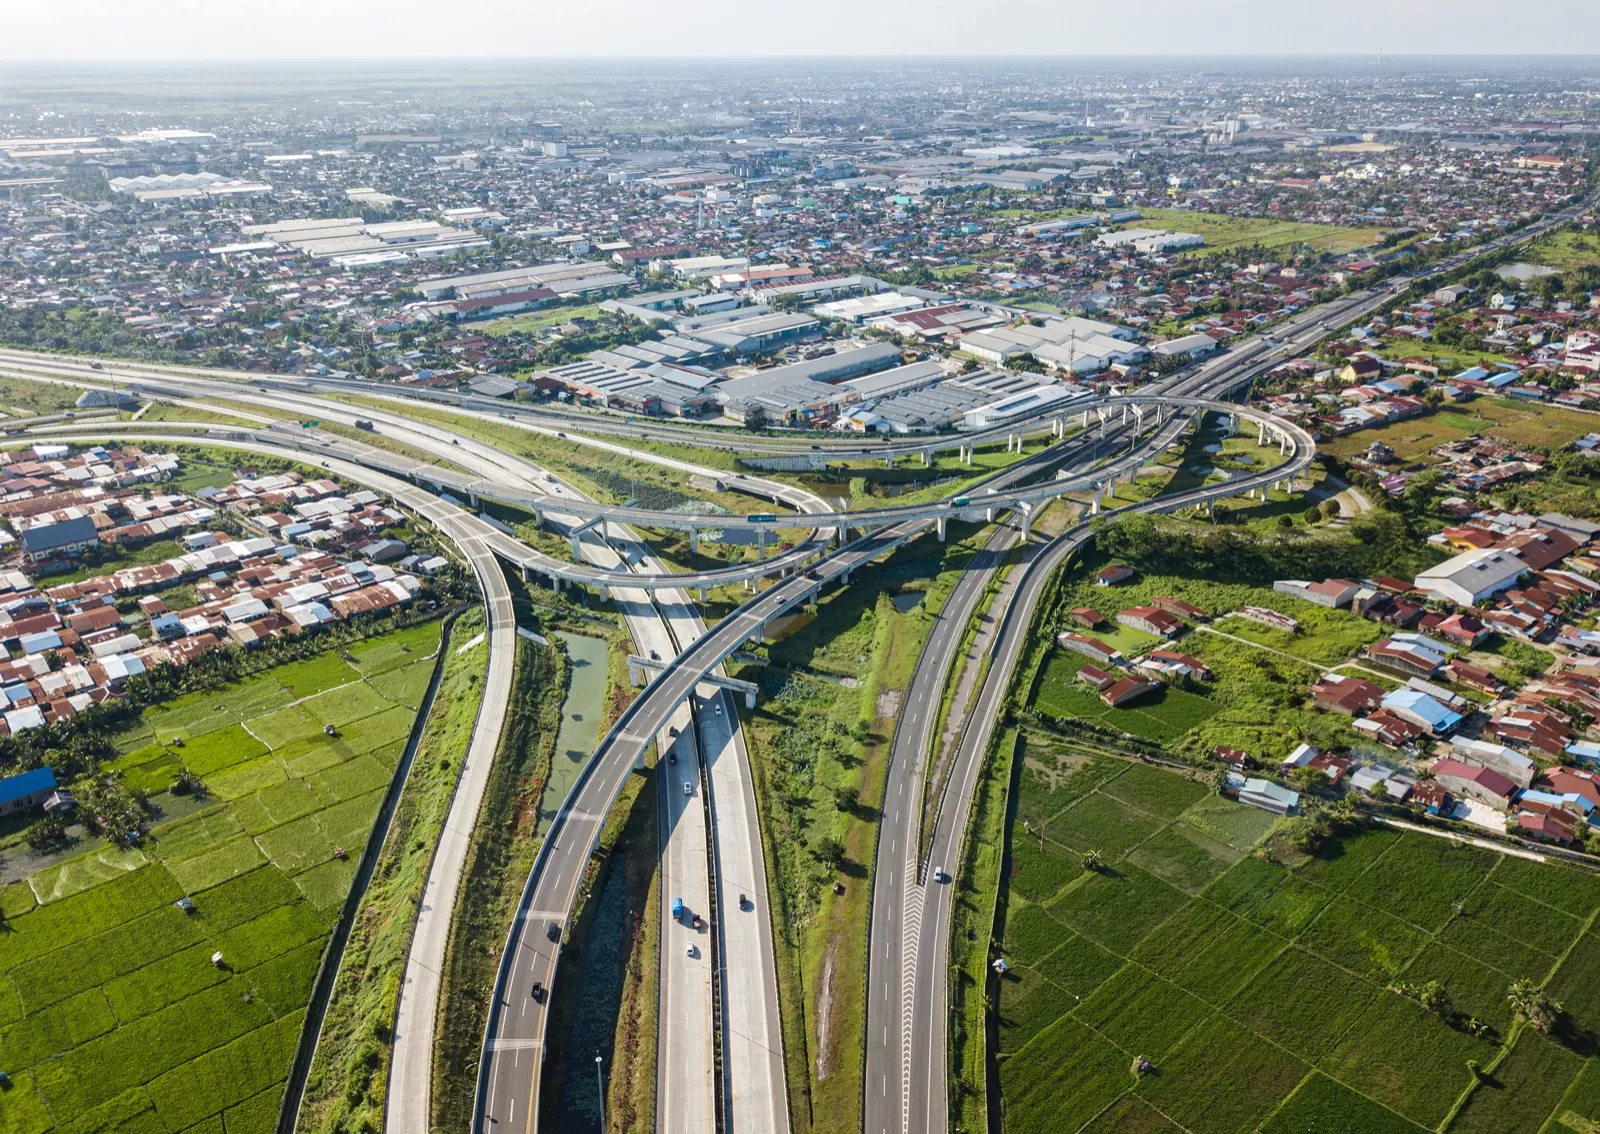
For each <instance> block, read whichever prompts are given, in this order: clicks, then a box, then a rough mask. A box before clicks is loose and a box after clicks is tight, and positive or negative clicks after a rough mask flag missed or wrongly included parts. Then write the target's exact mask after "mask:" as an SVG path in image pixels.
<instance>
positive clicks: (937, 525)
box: [933, 516, 944, 543]
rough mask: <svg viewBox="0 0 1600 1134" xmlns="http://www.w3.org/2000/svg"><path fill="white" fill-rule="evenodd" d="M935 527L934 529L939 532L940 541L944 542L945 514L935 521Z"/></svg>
mask: <svg viewBox="0 0 1600 1134" xmlns="http://www.w3.org/2000/svg"><path fill="white" fill-rule="evenodd" d="M933 529H934V531H936V532H938V533H939V542H940V543H943V542H944V517H943V516H940V517H939V518H938V519H937V520H935V521H933Z"/></svg>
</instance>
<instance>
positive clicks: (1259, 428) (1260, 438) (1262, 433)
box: [1256, 422, 1267, 446]
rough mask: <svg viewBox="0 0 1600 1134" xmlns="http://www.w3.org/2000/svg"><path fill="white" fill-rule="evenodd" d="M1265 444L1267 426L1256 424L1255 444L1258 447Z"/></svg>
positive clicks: (1260, 423)
mask: <svg viewBox="0 0 1600 1134" xmlns="http://www.w3.org/2000/svg"><path fill="white" fill-rule="evenodd" d="M1266 443H1267V425H1266V422H1258V423H1257V424H1256V444H1257V445H1258V446H1260V445H1265V444H1266Z"/></svg>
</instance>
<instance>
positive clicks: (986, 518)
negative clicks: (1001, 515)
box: [983, 508, 994, 524]
mask: <svg viewBox="0 0 1600 1134" xmlns="http://www.w3.org/2000/svg"><path fill="white" fill-rule="evenodd" d="M983 522H984V523H986V524H992V523H994V509H993V508H985V509H984V510H983Z"/></svg>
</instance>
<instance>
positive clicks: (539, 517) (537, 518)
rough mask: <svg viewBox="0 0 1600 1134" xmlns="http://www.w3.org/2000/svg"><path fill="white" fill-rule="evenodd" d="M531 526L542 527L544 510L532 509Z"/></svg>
mask: <svg viewBox="0 0 1600 1134" xmlns="http://www.w3.org/2000/svg"><path fill="white" fill-rule="evenodd" d="M533 526H534V528H535V529H538V528H542V527H544V512H543V511H542V510H541V509H538V508H535V509H534V510H533Z"/></svg>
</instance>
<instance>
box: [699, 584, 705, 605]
mask: <svg viewBox="0 0 1600 1134" xmlns="http://www.w3.org/2000/svg"><path fill="white" fill-rule="evenodd" d="M700 601H701V602H705V601H706V589H705V588H704V587H701V588H700Z"/></svg>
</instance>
